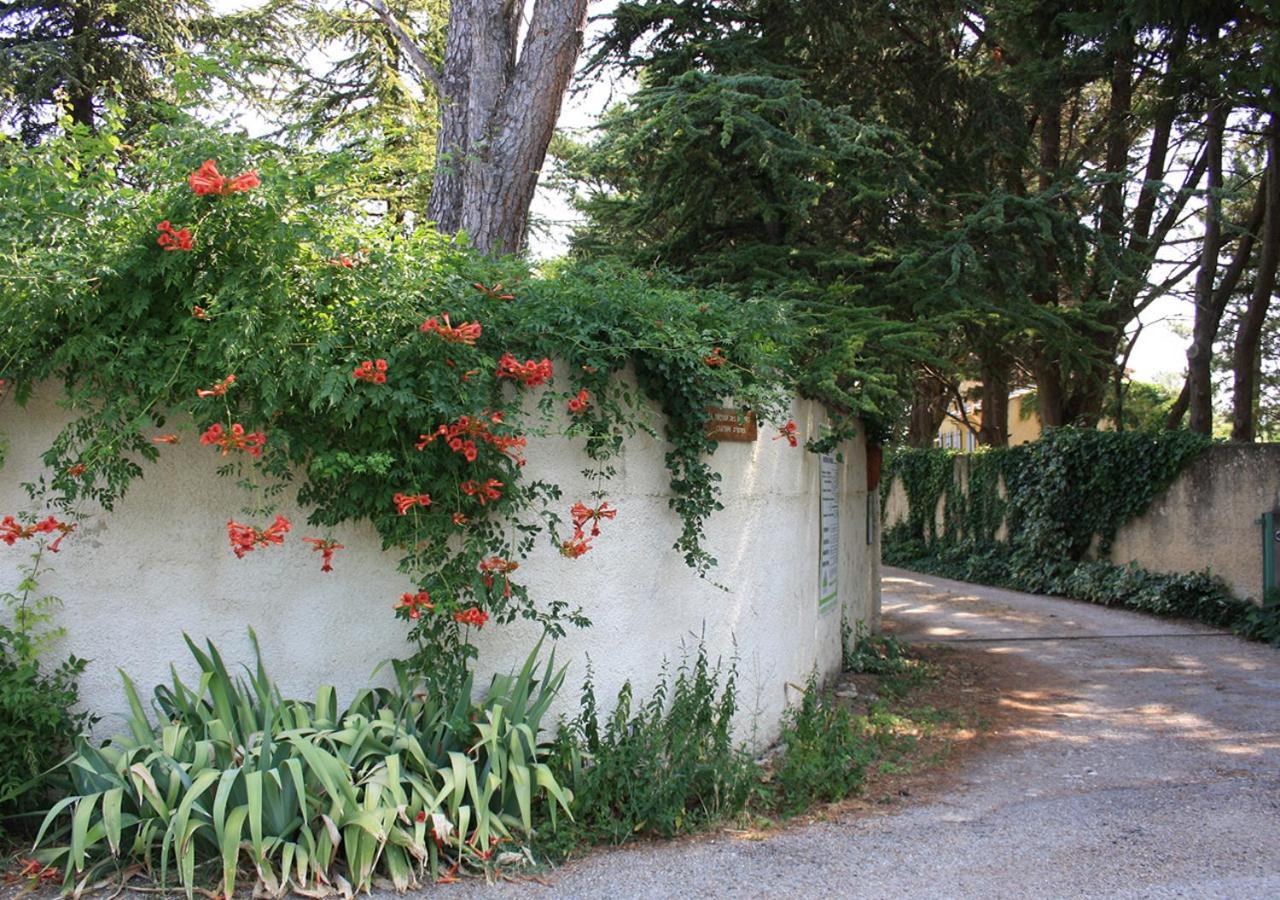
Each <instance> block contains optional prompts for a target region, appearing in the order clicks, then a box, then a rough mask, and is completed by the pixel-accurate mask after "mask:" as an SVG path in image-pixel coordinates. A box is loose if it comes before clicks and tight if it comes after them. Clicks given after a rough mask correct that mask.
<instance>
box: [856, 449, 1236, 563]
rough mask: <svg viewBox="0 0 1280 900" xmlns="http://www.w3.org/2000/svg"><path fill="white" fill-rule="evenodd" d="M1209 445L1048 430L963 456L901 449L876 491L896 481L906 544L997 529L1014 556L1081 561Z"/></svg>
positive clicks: (984, 535)
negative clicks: (905, 510) (903, 499)
mask: <svg viewBox="0 0 1280 900" xmlns="http://www.w3.org/2000/svg"><path fill="white" fill-rule="evenodd" d="M1210 443H1211V441H1210V440H1209V439H1208V438H1206V437H1204V436H1202V435H1198V434H1193V433H1191V432H1183V431H1174V432H1158V433H1154V434H1152V433H1146V432H1113V431H1097V430H1093V429H1074V428H1056V429H1050V430H1048V431H1046V432H1045V434H1044V435H1043V437H1041V439H1040V440H1038V441H1034V442H1032V443H1029V444H1021V445H1019V446H1016V447H1005V448H992V449H985V450H981V451H979V452H977V453H973V454H968V455H961V454H957V453H954V452H952V451H948V450H944V449H938V448H930V449H923V450H916V449H903V450H897V451H895V452H894V453H891V454H889V456H888V457H887V458H886V460H885V477H884V480H883V482H882V486H881V490H882V492H883V493H884V499H887V496H888V491H889V489H890V487H891V485H892V483H893V480H894V479H895V478H899V479H901V483H902V485H903V487H904V489H905V490H906V494H907V501H908V503H909V505H910V513H909V517H908V519H907V521H906V523H905V524H906V528H905V529H901V530H900V531H899V532H898V533H899V534H900V535H901V536H902V537H904V538H908V539H913V540H917V541H922V542H924V543H925V544H926V545H932V544H934V543H935V542H938V541H945V542H948V543H952V544H954V543H960V542H965V541H970V542H973V541H976V542H979V543H987V542H990V541H992V540H994V539H995V536H996V533H997V531H998V530H999V528H1000V526H1001V525H1002V524H1003V525H1005V526H1006V527H1007V529H1008V533H1009V538H1008V542H1009V545H1010V547H1011V549H1013V550H1014V551H1021V552H1025V553H1029V554H1035V555H1037V556H1039V557H1042V558H1045V559H1051V560H1059V561H1063V562H1067V561H1079V560H1082V559H1084V558H1085V556H1086V555H1087V554H1088V552H1089V550H1090V548H1091V547H1094V546H1095V543H1096V548H1097V551H1098V552H1099V553H1101V554H1105V553H1106V552H1107V551H1108V549H1109V548H1110V546H1111V542H1112V540H1114V539H1115V535H1116V531H1117V530H1118V529H1119V528H1120V526H1121V525H1123V524H1124V523H1125V522H1128V521H1129V520H1131V519H1133V518H1135V517H1137V516H1140V515H1142V513H1143V512H1145V511H1146V510H1147V508H1148V507H1149V506H1150V505H1151V503H1152V502H1153V501H1154V500H1155V499H1156V498H1157V497H1159V496H1160V495H1161V494H1162V493H1164V491H1165V490H1166V489H1167V488H1168V486H1169V485H1170V484H1172V483H1173V480H1174V479H1175V478H1177V476H1178V474H1179V473H1180V472H1181V471H1182V470H1183V469H1184V468H1185V466H1186V464H1187V463H1189V462H1190V461H1191V460H1192V459H1194V458H1195V457H1196V456H1197V455H1199V454H1200V453H1201V452H1202V451H1203V450H1204V449H1205V448H1206V447H1208V446H1209V444H1210ZM940 503H941V504H942V506H943V514H942V527H941V528H939V527H938V520H937V517H936V513H935V511H936V510H937V508H938V506H939V504H940ZM882 506H883V505H882Z"/></svg>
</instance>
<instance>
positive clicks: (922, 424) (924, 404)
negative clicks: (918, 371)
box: [907, 375, 950, 447]
mask: <svg viewBox="0 0 1280 900" xmlns="http://www.w3.org/2000/svg"><path fill="white" fill-rule="evenodd" d="M949 399H950V398H949V397H948V394H947V388H946V385H944V384H943V383H942V382H941V381H939V380H938V379H937V378H934V377H933V376H931V375H921V376H920V377H918V378H917V379H916V380H915V383H914V384H913V385H912V390H911V420H910V424H909V426H908V431H907V444H908V446H911V447H932V446H933V442H934V439H935V438H937V436H938V429H939V428H940V427H941V426H942V421H943V420H944V419H945V418H946V417H947V401H948V400H949Z"/></svg>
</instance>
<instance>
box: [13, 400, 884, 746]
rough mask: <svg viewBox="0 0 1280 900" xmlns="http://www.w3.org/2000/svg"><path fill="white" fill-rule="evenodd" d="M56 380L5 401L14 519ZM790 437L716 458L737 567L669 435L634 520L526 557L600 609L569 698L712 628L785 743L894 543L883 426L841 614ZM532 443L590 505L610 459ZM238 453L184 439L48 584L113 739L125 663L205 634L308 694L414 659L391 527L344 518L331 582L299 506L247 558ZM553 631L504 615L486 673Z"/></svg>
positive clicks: (165, 654) (848, 508) (874, 589)
mask: <svg viewBox="0 0 1280 900" xmlns="http://www.w3.org/2000/svg"><path fill="white" fill-rule="evenodd" d="M55 393H56V392H55V390H54V389H53V388H49V389H46V390H43V391H40V392H38V393H37V395H36V396H35V397H34V398H33V400H32V402H31V403H30V404H29V405H28V406H27V407H26V408H20V407H17V406H16V405H15V404H14V403H13V402H12V401H11V400H5V401H4V402H3V403H0V432H3V433H4V434H5V435H6V436H7V438H8V440H9V442H10V452H9V454H8V459H7V460H6V463H5V465H4V468H3V469H0V515H3V514H5V513H9V512H14V513H16V512H18V511H19V510H29V509H30V502H29V500H28V499H27V497H26V494H25V492H24V491H23V490H22V488H21V487H20V484H21V483H22V482H23V481H27V480H30V479H32V478H34V477H35V476H36V475H37V474H38V473H39V471H40V463H39V456H40V454H41V453H42V452H43V451H44V450H45V449H47V448H48V446H49V444H50V441H51V439H52V437H53V435H54V434H55V433H56V431H57V429H58V428H59V427H60V425H61V424H62V423H64V422H65V421H67V418H68V414H67V412H66V411H64V410H62V409H60V408H59V407H57V406H56V405H55V403H54V400H55V396H54V395H55ZM794 416H795V419H796V422H797V423H798V424H799V426H800V433H801V435H802V436H813V435H816V434H817V431H818V427H819V423H820V422H821V421H822V418H821V417H822V411H821V408H820V407H819V406H818V405H816V404H813V403H809V402H805V401H798V402H797V403H796V405H795V408H794ZM188 434H189V432H188ZM770 438H771V432H770V431H769V430H768V429H767V428H764V427H762V429H761V435H760V439H759V440H758V441H756V442H754V443H725V444H722V445H721V446H720V449H719V450H718V451H717V453H716V454H715V456H714V457H713V464H714V466H715V469H716V471H718V472H720V474H721V476H722V478H723V481H722V482H721V488H722V496H721V499H722V502H723V503H724V506H725V509H724V510H723V511H721V512H719V513H718V514H716V515H715V516H714V517H713V518H712V520H711V521H710V523H709V526H708V533H707V545H708V547H709V549H710V550H711V552H712V553H713V555H714V556H715V557H716V558H717V559H718V560H719V566H718V567H717V568H716V569H715V570H714V571H713V573H712V575H711V577H710V578H708V579H705V580H704V579H700V578H698V576H697V575H696V574H694V573H693V572H692V571H690V570H689V569H688V568H687V567H686V566H685V564H684V561H683V559H682V557H681V556H680V554H678V553H677V552H676V551H674V550H672V549H671V545H672V543H673V542H674V540H675V538H676V536H677V534H678V533H679V529H680V523H679V520H678V519H677V517H676V515H675V514H674V513H673V512H671V511H670V510H669V509H668V507H667V500H668V497H669V496H670V493H669V490H668V487H667V485H668V480H669V479H668V474H667V472H666V469H665V468H664V466H663V461H662V460H663V453H664V447H663V445H662V443H661V442H659V441H655V440H654V439H652V438H649V437H647V436H644V435H638V436H637V437H635V438H634V439H631V440H629V441H628V443H627V445H626V448H625V450H624V452H623V453H622V455H621V457H620V458H619V459H617V460H616V463H615V464H616V467H617V470H618V475H617V477H616V478H615V479H614V480H613V481H612V482H610V484H609V490H610V497H609V499H610V502H611V503H612V504H613V505H615V506H616V507H617V508H618V509H619V515H618V518H617V520H615V521H613V522H606V523H605V527H604V529H603V534H602V536H601V537H600V538H598V539H597V540H596V541H595V542H594V544H593V549H592V550H591V552H589V553H588V554H587V555H585V556H584V557H582V558H581V559H578V560H568V559H564V558H563V557H561V556H560V555H559V554H558V553H557V552H556V551H555V549H554V548H552V547H551V546H550V544H549V541H546V540H543V541H541V542H540V543H539V546H538V548H537V550H536V551H535V553H534V555H533V556H532V557H531V558H530V559H528V560H527V561H525V562H524V563H523V564H522V566H521V570H520V572H519V575H520V576H523V580H524V582H525V583H526V584H527V585H528V586H529V589H530V592H531V596H533V597H534V598H539V599H541V600H543V601H547V600H550V599H552V598H560V599H564V600H567V601H569V602H570V603H571V604H572V605H575V606H579V605H580V606H582V607H583V608H584V610H585V612H586V614H587V615H588V616H589V617H590V619H591V620H592V622H593V626H592V627H591V628H589V629H585V630H573V631H570V633H569V634H568V635H567V636H566V637H565V638H563V639H562V640H561V641H560V642H559V650H558V657H559V659H560V660H561V661H567V662H569V663H570V669H569V677H568V680H567V682H566V690H565V692H564V694H563V696H562V703H561V705H560V709H559V711H561V712H570V713H571V712H572V711H574V710H575V709H576V705H577V698H578V690H577V688H578V686H579V685H580V683H581V680H582V677H583V675H584V674H585V672H586V660H587V657H588V656H589V657H590V659H591V664H592V668H593V670H594V675H595V681H596V689H597V696H598V697H599V698H600V699H601V702H602V703H607V702H608V701H609V700H610V699H611V698H612V697H613V696H614V695H615V694H616V692H617V690H618V688H619V687H621V685H622V683H623V682H624V681H625V680H627V679H631V680H632V682H633V684H634V686H635V688H636V691H637V695H638V696H645V695H646V694H647V693H648V691H649V690H651V688H652V686H653V685H654V683H655V681H656V679H657V676H658V672H659V668H660V665H661V663H662V661H663V659H664V658H668V659H672V660H674V659H678V657H679V656H680V654H681V652H682V647H691V646H694V645H696V642H697V641H698V639H699V637H701V636H705V640H706V642H707V645H708V647H709V648H710V650H711V652H712V654H713V655H717V656H720V657H723V658H726V659H727V658H729V657H730V656H733V655H735V654H736V655H737V657H738V669H739V692H740V697H741V699H742V706H743V710H744V711H743V713H742V715H741V716H740V718H739V722H738V723H737V727H738V730H739V734H740V735H741V736H742V737H744V738H751V737H753V736H754V737H755V738H756V739H757V740H768V739H770V738H772V737H773V736H774V735H775V734H776V729H777V725H778V721H779V718H780V716H781V714H782V712H783V710H784V708H785V706H786V703H787V702H788V700H793V699H794V697H795V691H794V688H793V687H792V686H794V685H802V684H803V683H804V681H805V679H806V678H807V677H808V675H809V673H810V671H811V670H813V669H814V668H815V667H816V668H817V669H818V671H819V672H820V673H821V674H823V675H826V674H829V673H831V672H833V671H835V670H836V669H837V667H838V665H839V659H840V624H841V609H842V608H843V610H844V614H845V615H846V616H847V617H848V619H849V621H850V622H851V623H852V622H854V621H858V620H867V621H871V622H873V623H874V622H875V620H876V619H877V617H878V610H879V572H878V560H879V544H878V535H876V541H875V543H873V544H868V543H867V540H866V522H867V515H866V504H867V502H868V499H867V492H866V489H865V488H866V482H865V475H864V472H865V462H866V460H865V442H864V440H863V438H862V437H861V436H859V438H858V439H857V440H855V441H852V442H850V443H849V444H847V445H846V446H845V447H844V448H843V449H842V452H843V455H844V462H843V464H842V465H841V468H840V482H839V483H840V497H841V522H840V536H841V547H842V551H841V554H840V571H839V587H840V598H839V602H838V603H837V604H835V605H833V606H832V607H830V608H828V609H827V610H824V611H819V609H818V556H819V554H818V541H819V509H818V503H819V492H818V475H819V465H820V463H819V459H818V457H816V456H814V455H813V454H810V453H806V452H805V451H804V450H803V449H793V448H791V447H789V446H787V444H786V442H785V441H773V440H771V439H770ZM527 456H528V460H529V462H528V466H527V468H526V476H527V477H531V478H544V479H548V480H552V481H556V482H558V483H559V484H561V486H562V487H563V488H564V492H565V493H564V496H565V500H564V505H565V513H567V510H568V507H569V506H570V505H572V503H573V502H574V500H575V499H578V498H579V497H581V498H583V499H585V497H586V490H587V488H586V485H585V484H584V482H583V478H582V475H581V470H582V469H584V468H586V467H587V465H588V462H589V461H588V459H587V458H586V456H585V454H583V453H582V451H581V448H580V446H579V444H578V443H577V442H572V441H569V440H566V439H564V438H561V437H544V438H535V439H531V440H530V447H529V452H528V454H527ZM219 459H220V458H219V457H218V456H217V455H216V454H215V453H214V452H212V451H211V450H210V448H208V447H201V446H199V444H198V443H197V441H196V440H195V439H194V438H193V437H188V438H186V439H185V441H184V443H183V444H181V445H179V446H176V447H166V448H163V449H162V453H161V458H160V461H159V462H158V463H156V464H154V465H149V464H144V473H145V474H144V477H143V478H142V479H141V480H140V481H137V482H135V484H134V485H133V487H132V488H131V489H130V491H129V493H128V494H127V496H126V497H125V498H124V500H123V501H122V502H121V503H119V504H118V505H117V507H116V509H115V510H114V511H113V512H111V513H106V514H97V515H93V516H91V518H90V519H89V520H88V521H86V522H85V523H83V524H82V525H81V526H80V528H79V530H78V531H77V532H76V533H75V534H73V535H72V536H71V537H69V538H67V540H66V541H65V542H64V544H63V549H62V552H61V553H59V554H58V555H57V557H56V558H55V560H54V564H55V569H54V571H52V572H50V573H49V574H48V575H46V576H45V577H43V578H42V580H41V587H42V588H43V589H44V590H45V591H47V592H48V593H51V594H53V595H55V596H58V597H61V598H62V599H63V601H64V602H65V607H64V609H63V610H62V612H61V614H60V616H59V618H60V622H61V624H63V625H64V626H65V627H66V630H67V635H66V638H65V640H64V641H63V642H62V646H61V647H59V648H56V649H57V650H58V651H59V652H72V653H75V654H76V655H79V656H83V657H86V658H88V659H90V660H92V662H91V663H90V665H89V668H88V670H87V671H86V672H85V674H84V677H83V679H82V682H81V690H82V698H83V702H84V704H85V705H86V707H88V708H89V709H91V710H94V711H95V712H98V713H100V714H102V715H104V721H103V722H102V723H101V724H100V725H99V726H98V731H99V732H100V733H106V732H111V731H114V730H115V729H116V728H118V727H119V719H118V718H116V715H115V714H118V713H119V712H120V711H122V710H123V709H124V706H125V704H124V700H123V696H122V693H121V690H120V684H119V676H118V674H117V669H122V670H124V671H126V672H128V673H129V675H130V676H131V677H132V678H134V680H135V681H136V682H137V684H138V685H139V687H140V688H141V689H143V690H144V691H147V692H148V693H149V691H150V687H151V686H152V685H154V684H156V683H157V682H159V681H161V680H164V679H166V678H167V677H168V669H169V665H170V663H171V662H173V663H176V664H177V667H178V670H179V672H180V673H186V674H190V673H191V672H192V671H193V668H192V666H191V664H190V657H189V654H188V652H187V650H186V647H185V646H184V644H183V641H182V632H183V631H184V630H185V631H186V632H187V633H189V634H190V635H191V636H192V637H193V638H196V639H198V640H201V641H203V639H204V638H206V637H207V638H212V639H213V641H214V642H215V644H216V645H217V646H218V647H219V649H220V650H222V652H223V653H224V655H225V656H227V657H228V659H229V660H234V661H246V660H247V659H248V658H249V649H250V648H249V642H248V639H247V637H246V627H247V626H252V627H253V628H254V629H255V630H256V632H257V634H258V637H259V640H260V642H261V644H262V648H263V655H264V658H265V661H266V664H267V667H268V671H269V672H270V673H271V674H272V675H273V676H274V677H275V679H276V680H277V681H278V682H279V683H280V685H281V687H282V689H283V690H284V691H285V692H286V693H287V694H291V695H294V696H303V697H309V696H312V695H313V693H314V690H315V688H316V687H317V686H318V685H320V684H334V685H336V686H337V688H338V691H339V699H340V701H343V702H345V701H346V700H349V699H350V698H351V696H352V694H353V693H354V691H355V690H356V689H357V688H359V687H361V686H364V685H366V684H368V683H369V682H370V678H371V672H372V670H373V669H374V667H375V666H376V665H377V664H378V663H379V662H380V661H381V660H384V659H387V658H391V657H394V656H397V655H404V654H405V653H406V652H407V651H408V646H407V644H406V643H405V641H404V633H405V626H404V624H403V623H402V622H400V621H398V620H396V619H395V618H394V617H393V615H392V610H391V607H392V606H393V604H394V603H395V602H396V599H397V598H398V597H399V595H400V593H401V592H402V591H404V590H406V589H408V587H409V586H410V585H409V583H408V581H407V580H406V579H405V577H404V576H403V575H400V574H398V573H397V572H396V561H397V558H398V557H397V555H396V554H395V553H394V552H392V553H382V552H380V551H379V550H378V539H377V536H376V534H375V533H374V531H373V529H372V528H371V527H370V526H368V525H367V524H362V525H357V526H347V527H342V528H338V529H335V530H334V532H333V534H334V536H335V537H336V538H337V539H338V540H339V541H340V542H341V543H342V544H345V545H346V549H345V550H342V551H339V553H338V555H337V556H336V558H335V560H334V565H335V571H334V572H333V573H330V574H322V573H321V572H320V566H319V557H318V554H315V553H313V552H312V550H311V548H310V546H309V545H306V544H303V543H302V542H301V541H300V540H299V538H300V537H301V536H302V535H306V534H320V532H318V531H316V530H314V529H308V528H307V526H305V524H304V520H305V514H304V512H303V511H302V510H300V509H298V508H296V507H293V506H291V504H289V503H284V504H283V506H282V509H281V511H282V512H284V513H285V514H286V515H288V516H290V518H292V519H293V521H294V531H293V532H292V533H291V534H290V536H289V538H288V539H287V541H286V543H285V545H284V546H282V547H270V548H267V549H265V550H261V551H256V552H254V553H251V554H249V555H247V556H246V557H245V558H244V559H236V558H235V557H234V556H233V555H232V553H231V551H230V549H229V547H228V544H227V537H226V527H225V526H226V522H227V519H228V518H230V517H233V516H236V515H237V513H238V510H239V508H240V507H241V506H242V505H243V504H244V502H245V498H244V495H243V493H242V492H241V491H239V490H238V489H237V488H236V487H235V485H234V484H233V483H232V481H231V480H229V479H221V478H218V477H217V476H216V475H215V468H216V467H217V464H218V462H219ZM32 511H37V510H32ZM873 520H874V517H873ZM25 557H26V551H25V550H24V548H23V546H22V544H19V545H18V546H16V547H12V548H10V547H5V546H3V545H0V583H3V584H4V585H5V587H6V588H8V587H10V586H11V585H13V584H16V581H17V578H18V573H17V566H18V565H19V564H20V562H21V561H22V560H23V559H24V558H25ZM718 585H719V586H718ZM720 586H723V587H720ZM536 637H537V630H536V628H535V627H532V626H528V625H527V623H519V624H516V625H512V626H492V625H491V626H489V627H486V628H485V629H484V631H483V632H482V634H481V636H480V640H479V642H478V644H479V647H480V660H479V667H480V670H481V672H482V673H487V672H491V671H494V670H507V669H510V668H511V667H512V666H514V665H516V664H518V663H519V662H520V661H522V660H523V659H524V656H525V655H526V654H527V652H528V650H529V648H530V647H531V646H532V643H533V641H534V640H535V639H536ZM483 680H484V681H485V682H487V677H486V678H484V679H483Z"/></svg>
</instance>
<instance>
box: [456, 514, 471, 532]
mask: <svg viewBox="0 0 1280 900" xmlns="http://www.w3.org/2000/svg"><path fill="white" fill-rule="evenodd" d="M470 521H471V520H470V519H469V518H467V517H466V515H464V514H463V513H460V512H456V513H454V514H453V524H454V525H457V526H458V527H459V528H461V527H462V526H463V525H466V524H467V523H468V522H470Z"/></svg>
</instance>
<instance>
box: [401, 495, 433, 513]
mask: <svg viewBox="0 0 1280 900" xmlns="http://www.w3.org/2000/svg"><path fill="white" fill-rule="evenodd" d="M391 501H392V502H393V503H395V505H396V512H398V513H400V515H402V516H403V515H404V514H405V513H407V512H408V511H409V510H410V509H412V508H413V507H415V506H421V507H422V508H423V509H426V508H427V507H428V506H430V505H431V495H430V494H396V495H395V496H393V497H392V498H391Z"/></svg>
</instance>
